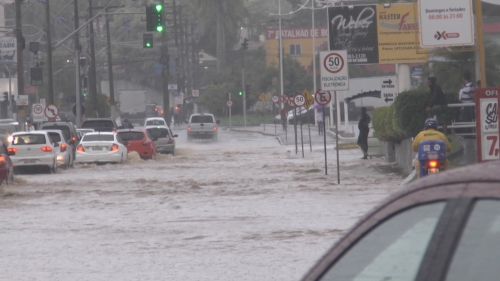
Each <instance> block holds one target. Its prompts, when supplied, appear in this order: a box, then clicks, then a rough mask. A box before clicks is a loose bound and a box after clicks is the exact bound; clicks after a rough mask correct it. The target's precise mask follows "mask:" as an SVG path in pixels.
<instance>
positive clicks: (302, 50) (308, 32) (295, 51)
mask: <svg viewBox="0 0 500 281" xmlns="http://www.w3.org/2000/svg"><path fill="white" fill-rule="evenodd" d="M314 32H315V37H316V42H315V43H316V44H315V48H314V49H315V53H316V54H317V53H318V52H319V51H321V50H328V28H327V27H318V28H316V29H315V31H314ZM265 36H266V54H267V65H268V66H272V65H274V66H275V67H278V66H279V29H278V28H268V29H267V30H266V35H265ZM312 37H313V30H312V28H282V29H281V38H282V42H283V57H286V56H290V57H292V58H294V59H296V60H297V61H299V62H300V64H301V65H302V66H303V67H305V68H306V69H310V67H311V64H312V59H313V46H312Z"/></svg>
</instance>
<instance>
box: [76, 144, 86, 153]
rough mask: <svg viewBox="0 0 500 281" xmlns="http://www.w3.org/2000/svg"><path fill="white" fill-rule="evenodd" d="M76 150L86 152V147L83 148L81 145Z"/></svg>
mask: <svg viewBox="0 0 500 281" xmlns="http://www.w3.org/2000/svg"><path fill="white" fill-rule="evenodd" d="M76 150H78V151H80V152H85V148H83V145H81V144H80V145H79V146H78V147H77V148H76Z"/></svg>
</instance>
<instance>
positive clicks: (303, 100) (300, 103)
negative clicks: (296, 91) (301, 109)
mask: <svg viewBox="0 0 500 281" xmlns="http://www.w3.org/2000/svg"><path fill="white" fill-rule="evenodd" d="M293 102H294V103H295V105H296V106H303V105H304V104H305V103H306V98H305V97H304V96H303V95H296V96H295V97H294V98H293Z"/></svg>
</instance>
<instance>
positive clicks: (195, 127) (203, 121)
mask: <svg viewBox="0 0 500 281" xmlns="http://www.w3.org/2000/svg"><path fill="white" fill-rule="evenodd" d="M218 123H219V121H216V120H215V117H214V116H213V115H212V114H206V113H201V114H199V113H195V114H192V115H191V116H190V117H189V122H188V127H187V141H188V142H191V141H192V140H193V139H194V138H196V139H211V140H212V141H217V131H218V128H217V124H218Z"/></svg>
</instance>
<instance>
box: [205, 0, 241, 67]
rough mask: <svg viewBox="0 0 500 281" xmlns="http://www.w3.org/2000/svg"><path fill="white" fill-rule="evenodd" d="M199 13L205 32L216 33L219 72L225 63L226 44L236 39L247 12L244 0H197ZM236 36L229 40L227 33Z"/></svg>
mask: <svg viewBox="0 0 500 281" xmlns="http://www.w3.org/2000/svg"><path fill="white" fill-rule="evenodd" d="M197 4H198V7H199V9H198V15H199V17H200V18H201V20H202V21H203V26H204V28H205V31H204V32H205V34H210V33H212V34H213V31H214V28H215V33H216V38H217V39H216V56H217V72H220V71H221V69H222V67H223V66H224V65H225V56H226V45H227V43H228V41H229V42H233V43H234V41H235V39H237V38H236V35H237V30H238V29H239V26H240V25H241V23H242V21H243V18H244V16H245V14H246V12H245V7H244V5H243V0H197ZM228 34H229V35H230V36H232V37H234V38H230V39H232V40H227V39H226V38H227V36H226V35H228Z"/></svg>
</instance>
